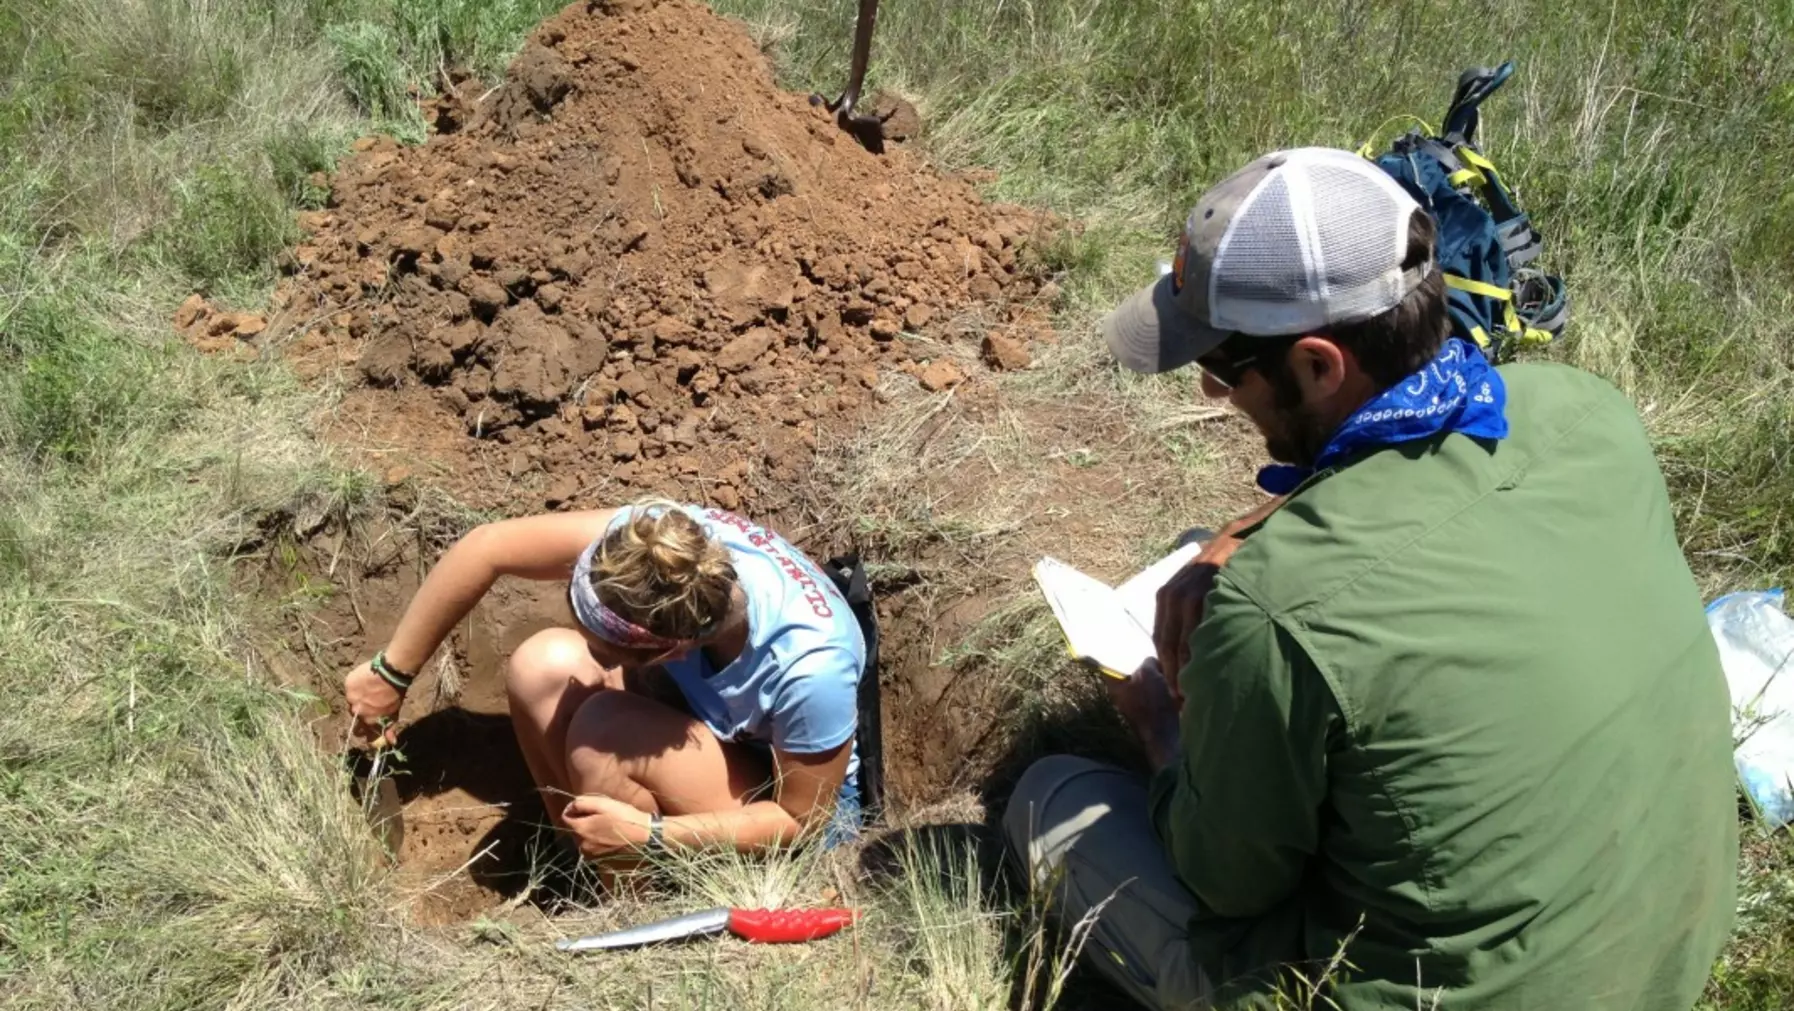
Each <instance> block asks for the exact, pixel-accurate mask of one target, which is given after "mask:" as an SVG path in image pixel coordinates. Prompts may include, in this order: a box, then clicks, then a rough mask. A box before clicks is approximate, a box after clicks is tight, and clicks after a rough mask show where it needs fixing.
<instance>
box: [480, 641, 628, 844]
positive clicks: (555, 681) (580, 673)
mask: <svg viewBox="0 0 1794 1011" xmlns="http://www.w3.org/2000/svg"><path fill="white" fill-rule="evenodd" d="M622 684H623V682H622V675H621V673H620V672H619V671H616V670H606V669H605V668H603V667H600V666H598V661H596V660H594V659H592V654H591V653H589V652H587V650H586V643H585V639H584V637H582V636H581V635H580V634H579V633H578V632H575V631H573V630H572V629H570V628H550V629H544V630H543V631H540V632H537V633H536V634H535V635H532V636H530V637H529V638H528V639H526V640H524V642H523V645H521V646H519V647H517V651H516V652H515V653H512V654H511V658H510V660H509V661H508V663H507V665H506V672H505V689H506V692H507V694H508V695H509V696H510V702H511V724H512V726H513V727H514V728H515V729H516V732H517V746H518V748H519V749H521V750H522V752H523V760H524V762H525V763H526V764H527V765H528V766H529V772H530V778H531V779H534V780H535V781H536V788H537V789H538V790H540V791H541V793H542V800H543V802H544V803H545V804H546V805H547V807H548V815H549V817H550V818H552V819H553V820H554V823H555V824H556V825H559V824H561V808H562V807H563V806H565V805H566V802H567V795H568V794H571V793H573V792H576V791H574V790H573V789H572V782H571V780H570V779H569V777H568V775H567V762H566V758H567V727H568V725H569V724H571V723H572V722H573V715H574V713H575V712H577V711H578V710H579V707H580V705H581V704H583V703H584V702H585V701H586V700H587V699H590V698H591V697H592V696H593V695H595V694H597V693H600V692H603V691H605V690H607V689H616V688H621V687H622Z"/></svg>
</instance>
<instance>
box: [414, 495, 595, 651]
mask: <svg viewBox="0 0 1794 1011" xmlns="http://www.w3.org/2000/svg"><path fill="white" fill-rule="evenodd" d="M616 513H617V510H615V509H592V510H586V511H583V512H567V513H544V514H542V515H539V516H523V517H519V518H517V519H511V520H500V521H498V522H496V523H486V524H483V525H481V526H478V527H475V528H474V529H473V530H472V531H470V532H469V533H468V534H467V536H465V537H463V538H461V539H460V540H459V541H456V542H455V545H454V547H451V548H449V549H448V551H447V552H446V553H445V554H444V555H443V556H442V558H440V559H439V560H437V562H436V565H435V566H434V567H433V568H431V569H430V574H429V575H428V576H426V577H425V578H424V584H423V585H422V586H420V587H418V588H417V593H416V594H415V595H414V596H413V597H412V598H411V603H410V604H408V605H406V607H405V614H404V616H403V617H402V618H400V619H399V627H398V628H396V629H394V630H393V633H392V639H391V641H389V642H388V643H387V646H386V659H387V662H388V663H390V664H392V665H393V666H394V667H397V668H398V669H400V670H403V671H410V672H412V673H416V672H417V671H418V670H420V669H421V668H422V667H423V665H424V664H426V663H428V662H429V660H430V657H431V656H432V655H434V654H435V652H436V649H437V647H439V646H441V645H442V640H444V639H446V638H448V634H449V632H450V631H452V630H453V629H454V627H455V626H456V625H458V624H460V622H461V619H463V618H465V617H467V614H468V612H469V611H472V610H473V608H474V605H476V604H478V603H479V602H480V598H481V597H483V596H485V595H486V591H487V590H489V589H491V588H492V584H493V583H494V582H496V581H497V580H498V577H500V576H519V577H521V578H524V579H540V580H554V579H567V578H569V577H570V576H571V575H572V573H573V563H574V562H576V561H577V560H578V559H579V553H580V552H582V551H584V550H585V549H586V547H587V545H589V544H591V543H592V542H593V541H595V540H597V539H598V537H599V536H600V535H601V534H603V533H604V531H605V528H606V527H608V526H609V525H610V521H611V518H612V517H614V516H615V515H616Z"/></svg>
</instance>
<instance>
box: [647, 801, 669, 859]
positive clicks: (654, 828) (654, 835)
mask: <svg viewBox="0 0 1794 1011" xmlns="http://www.w3.org/2000/svg"><path fill="white" fill-rule="evenodd" d="M647 849H648V852H650V853H665V852H666V849H667V840H666V819H664V818H662V817H661V816H660V812H659V811H656V812H654V813H653V814H650V815H648V846H647Z"/></svg>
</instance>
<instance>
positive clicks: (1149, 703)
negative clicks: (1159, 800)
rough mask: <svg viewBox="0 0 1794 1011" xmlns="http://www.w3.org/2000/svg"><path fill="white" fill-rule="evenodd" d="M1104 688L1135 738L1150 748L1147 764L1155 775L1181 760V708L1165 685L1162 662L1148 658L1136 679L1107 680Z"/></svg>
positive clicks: (1105, 679) (1136, 673)
mask: <svg viewBox="0 0 1794 1011" xmlns="http://www.w3.org/2000/svg"><path fill="white" fill-rule="evenodd" d="M1103 684H1104V686H1105V687H1107V688H1108V690H1109V701H1111V702H1113V703H1115V708H1116V709H1117V710H1118V711H1120V713H1121V718H1122V719H1124V720H1127V723H1128V726H1130V727H1132V728H1134V735H1135V736H1136V737H1138V738H1140V743H1141V744H1142V745H1143V746H1144V747H1145V748H1146V760H1147V761H1148V762H1149V763H1151V765H1152V768H1153V771H1154V772H1157V771H1158V770H1160V769H1163V768H1164V767H1165V766H1167V765H1170V764H1171V761H1172V759H1174V758H1176V757H1177V748H1178V743H1179V737H1180V736H1181V732H1180V731H1179V730H1178V725H1177V719H1178V713H1179V710H1180V708H1181V706H1180V704H1179V702H1178V700H1177V698H1176V696H1174V695H1173V694H1172V693H1171V688H1170V686H1168V685H1167V684H1166V683H1165V675H1164V674H1163V673H1161V672H1160V670H1159V662H1158V661H1157V660H1154V659H1152V658H1151V657H1148V658H1147V659H1146V661H1145V662H1144V663H1142V664H1141V665H1140V669H1139V670H1137V671H1135V672H1134V675H1133V677H1130V678H1128V679H1127V680H1126V681H1121V680H1118V679H1116V678H1108V677H1106V678H1104V679H1103Z"/></svg>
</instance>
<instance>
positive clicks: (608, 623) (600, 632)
mask: <svg viewBox="0 0 1794 1011" xmlns="http://www.w3.org/2000/svg"><path fill="white" fill-rule="evenodd" d="M608 534H609V531H608V530H607V531H605V533H604V534H602V535H600V536H599V537H598V539H597V540H595V541H593V542H592V543H591V544H589V545H587V547H586V549H585V550H584V551H582V552H580V554H579V561H578V562H577V563H575V564H574V566H573V581H572V582H571V583H569V584H568V585H567V596H568V598H569V599H570V600H571V601H572V603H573V616H574V617H575V618H577V619H579V623H580V625H582V626H584V627H585V630H586V631H588V632H590V633H592V634H593V635H595V636H597V637H598V638H600V639H603V640H604V641H605V642H608V643H610V644H611V645H613V646H622V647H624V648H625V649H658V650H667V649H677V648H678V647H680V646H685V645H689V644H690V643H691V642H698V641H702V640H703V639H706V638H708V637H709V636H710V633H711V632H713V631H715V629H716V623H715V622H712V623H711V624H710V625H707V626H705V627H704V628H702V629H700V630H699V631H698V635H697V636H696V638H694V639H690V640H685V639H669V638H667V637H666V636H663V635H656V634H654V633H653V632H650V631H649V630H647V629H645V628H643V627H642V626H640V625H637V624H636V623H635V622H633V621H630V620H629V619H628V618H625V617H623V616H622V615H620V614H618V613H617V612H616V611H613V610H611V609H610V608H608V607H606V606H605V605H604V601H602V600H599V599H598V587H597V586H596V585H594V584H593V582H592V563H593V561H595V560H596V559H597V557H598V549H599V548H600V547H602V546H603V544H604V538H605V536H608Z"/></svg>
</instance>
